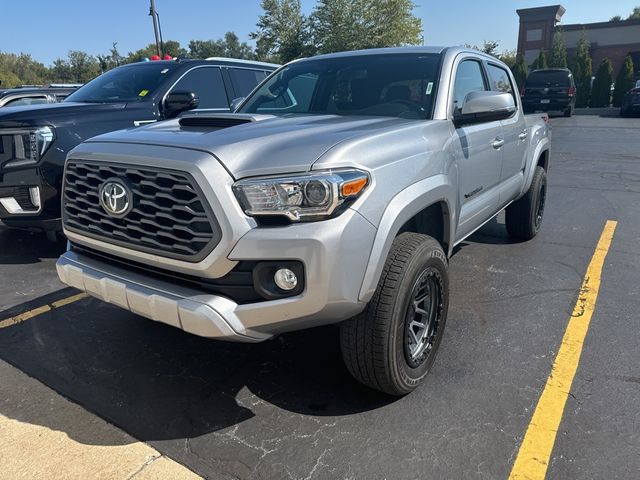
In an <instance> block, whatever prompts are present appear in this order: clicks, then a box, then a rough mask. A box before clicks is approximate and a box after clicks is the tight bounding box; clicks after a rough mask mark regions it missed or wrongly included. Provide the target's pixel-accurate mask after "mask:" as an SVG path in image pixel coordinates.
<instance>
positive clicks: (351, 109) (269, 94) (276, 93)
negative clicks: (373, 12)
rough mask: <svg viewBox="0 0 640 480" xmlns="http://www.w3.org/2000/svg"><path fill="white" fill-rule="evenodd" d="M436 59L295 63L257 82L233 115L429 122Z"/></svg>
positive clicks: (413, 57) (370, 57)
mask: <svg viewBox="0 0 640 480" xmlns="http://www.w3.org/2000/svg"><path fill="white" fill-rule="evenodd" d="M440 58H441V57H440V55H439V54H391V55H389V54H382V55H375V54H373V55H352V56H344V57H343V56H339V57H329V58H320V59H310V60H305V61H301V62H295V63H292V64H290V65H287V66H286V67H284V68H282V69H281V70H280V71H279V72H278V73H277V74H276V75H273V76H272V77H271V78H269V79H268V80H267V81H266V82H265V83H263V84H262V86H261V87H260V88H259V89H258V90H256V91H255V92H254V94H253V95H252V96H251V97H250V98H249V99H248V100H247V101H246V103H245V104H244V106H243V107H242V108H241V109H240V111H239V113H270V114H276V115H279V114H280V115H281V114H287V113H303V114H312V115H326V114H333V115H366V116H384V117H402V118H409V119H424V118H430V117H431V115H432V105H433V98H434V96H435V94H436V86H437V81H438V70H439V66H440Z"/></svg>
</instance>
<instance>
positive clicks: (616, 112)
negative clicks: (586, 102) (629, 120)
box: [573, 107, 620, 118]
mask: <svg viewBox="0 0 640 480" xmlns="http://www.w3.org/2000/svg"><path fill="white" fill-rule="evenodd" d="M573 114H574V115H578V116H584V115H590V116H598V117H602V118H614V117H620V109H619V108H617V107H613V108H577V109H576V110H575V111H574V112H573Z"/></svg>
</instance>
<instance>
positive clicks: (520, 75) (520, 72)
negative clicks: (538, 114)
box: [513, 55, 527, 92]
mask: <svg viewBox="0 0 640 480" xmlns="http://www.w3.org/2000/svg"><path fill="white" fill-rule="evenodd" d="M513 77H514V78H515V80H516V84H517V85H518V90H519V91H520V92H522V91H523V90H524V84H525V82H526V80H527V65H526V64H525V62H524V56H523V55H519V56H518V58H517V60H516V64H515V65H514V67H513Z"/></svg>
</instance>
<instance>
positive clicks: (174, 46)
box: [125, 40, 187, 63]
mask: <svg viewBox="0 0 640 480" xmlns="http://www.w3.org/2000/svg"><path fill="white" fill-rule="evenodd" d="M162 45H163V47H164V48H163V53H164V54H165V55H171V56H172V57H179V56H180V55H186V53H187V51H186V50H185V49H184V48H182V47H181V46H180V42H176V41H175V40H167V41H166V42H163V44H162ZM156 54H157V49H156V44H155V43H150V44H149V45H147V46H146V47H144V48H141V49H140V50H136V51H135V52H129V54H128V55H127V58H126V60H125V63H132V62H139V61H140V60H144V59H145V58H151V57H152V56H153V55H156Z"/></svg>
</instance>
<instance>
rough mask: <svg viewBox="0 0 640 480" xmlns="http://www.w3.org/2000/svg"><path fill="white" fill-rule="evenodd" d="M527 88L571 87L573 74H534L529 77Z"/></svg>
mask: <svg viewBox="0 0 640 480" xmlns="http://www.w3.org/2000/svg"><path fill="white" fill-rule="evenodd" d="M525 86H526V87H568V86H571V74H570V73H569V72H559V71H553V70H551V71H540V72H533V73H531V74H530V75H529V76H528V77H527V81H526V84H525Z"/></svg>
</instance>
